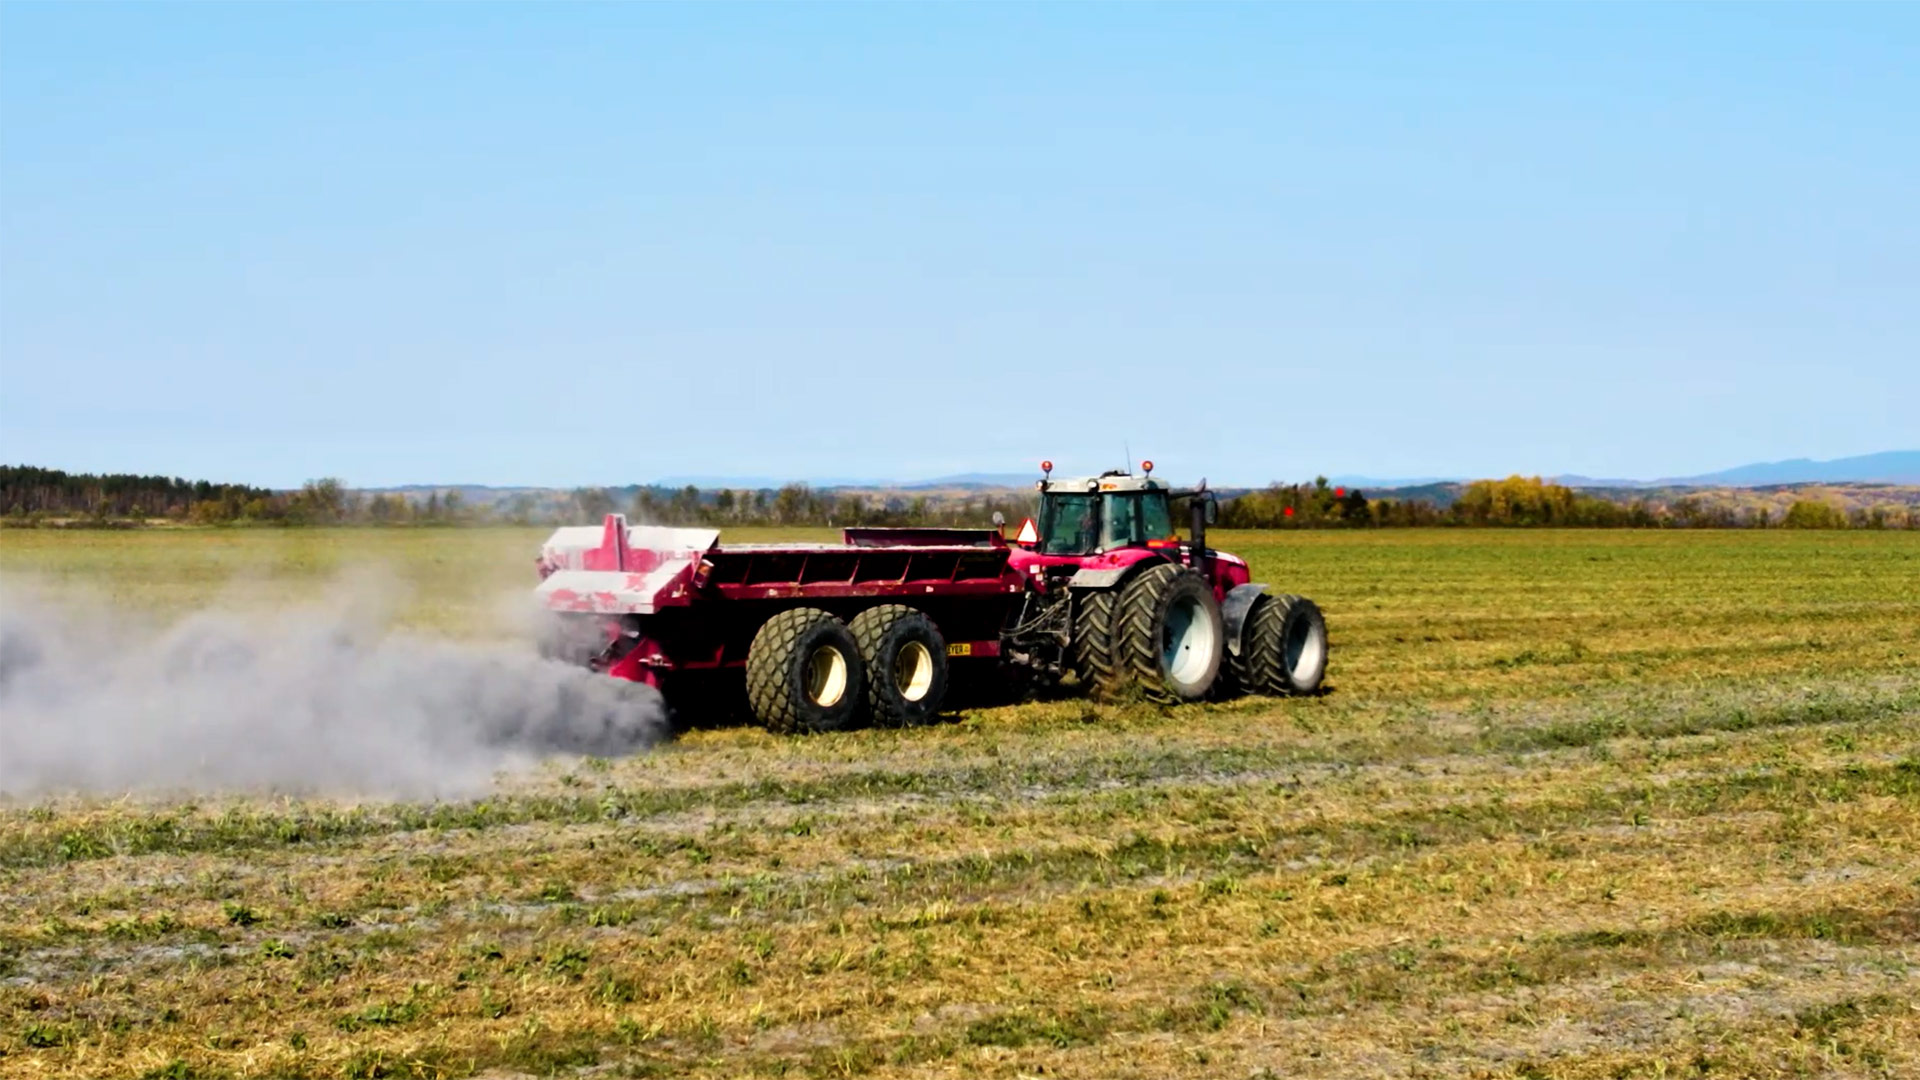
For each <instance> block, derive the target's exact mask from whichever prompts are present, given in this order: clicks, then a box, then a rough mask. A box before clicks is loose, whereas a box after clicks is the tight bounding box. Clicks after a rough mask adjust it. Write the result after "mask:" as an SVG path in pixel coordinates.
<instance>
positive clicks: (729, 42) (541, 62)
mask: <svg viewBox="0 0 1920 1080" xmlns="http://www.w3.org/2000/svg"><path fill="white" fill-rule="evenodd" d="M1916 117H1920V6H1913V5H1892V4H1888V5H1871V6H1840V5H1818V6H1788V5H1763V6H1736V5H1704V6H1676V5H1662V6H1657V7H1656V6H1631V5H1606V6H1603V7H1580V6H1569V5H1533V6H1525V7H1507V6H1493V5H1472V6H1465V5H1461V6H1385V5H1351V6H1338V7H1315V6H1283V5H1270V6H1253V5H1237V6H1217V7H1215V6H1196V5H1180V6H1172V5H1166V6H1147V5H1130V6H1118V7H1101V6H1091V5H1077V4H1076V5H1066V4H1059V5H1049V6H1014V5H974V6H953V5H947V6H878V5H847V6H827V7H804V6H787V5H783V6H769V5H755V6H720V5H704V6H698V7H672V6H661V5H640V4H623V5H613V4H601V5H579V6H572V5H540V6H516V5H506V4H490V5H451V4H436V5H426V4H420V5H411V6H398V5H372V4H332V5H306V6H301V5H278V4H276V5H238V4H220V5H215V4H200V5H191V6H164V5H158V4H142V5H138V6H112V5H101V4H88V5H59V6H56V5H51V4H27V3H18V2H10V3H4V4H0V460H5V461H8V462H21V461H25V462H31V463H36V464H43V465H49V466H55V467H62V468H67V469H75V470H113V471H137V472H164V473H172V474H180V475H187V476H194V477H211V478H216V479H231V480H244V481H250V482H254V483H266V484H274V485H291V484H297V483H299V482H300V481H301V480H303V479H306V478H309V477H315V476H322V475H337V476H341V477H344V478H346V479H347V480H348V481H349V482H352V483H356V484H362V485H380V484H391V483H405V482H484V483H498V484H520V483H530V484H554V485H571V484H579V483H624V482H632V481H640V480H647V479H651V478H654V477H658V476H667V475H676V474H679V475H684V474H689V473H694V474H706V475H727V474H734V475H755V476H764V475H781V476H796V477H895V478H913V477H925V476H933V475H940V474H945V473H952V472H961V471H991V472H1007V471H1020V470H1023V469H1026V468H1028V467H1030V465H1031V462H1033V461H1034V460H1037V459H1038V458H1040V457H1043V456H1045V457H1051V458H1053V459H1054V460H1055V461H1056V462H1058V463H1060V465H1061V467H1062V468H1067V469H1076V468H1080V467H1093V466H1106V465H1110V464H1114V463H1116V462H1117V459H1118V458H1119V457H1120V455H1121V453H1122V448H1123V446H1131V447H1132V450H1133V452H1134V454H1135V455H1136V456H1149V455H1150V456H1152V457H1154V458H1155V459H1156V460H1157V461H1158V462H1159V465H1160V469H1161V471H1163V472H1167V473H1170V474H1175V475H1179V476H1188V477H1191V476H1193V475H1197V474H1206V475H1208V476H1209V477H1212V478H1214V479H1215V480H1216V481H1226V482H1261V481H1265V480H1268V479H1273V478H1287V479H1292V478H1296V477H1303V476H1311V475H1312V474H1313V473H1315V472H1316V471H1320V472H1329V473H1367V474H1373V475H1385V476H1415V475H1451V474H1459V475H1487V474H1496V473H1497V474H1505V473H1508V472H1512V471H1524V472H1542V473H1549V474H1551V473H1557V472H1579V473H1585V474H1589V475H1602V476H1639V477H1652V476H1659V475H1679V474H1686V473H1694V472H1702V471H1706V470H1709V469H1715V468H1720V467H1725V466H1729V465H1734V464H1738V463H1742V462H1746V461H1753V460H1765V459H1773V458H1783V457H1796V456H1812V457H1823V458H1824V457H1833V456H1842V455H1849V454H1857V453H1866V452H1871V451H1876V450H1884V449H1892V448H1906V447H1912V446H1915V445H1920V197H1916V194H1915V192H1916V190H1920V120H1916Z"/></svg>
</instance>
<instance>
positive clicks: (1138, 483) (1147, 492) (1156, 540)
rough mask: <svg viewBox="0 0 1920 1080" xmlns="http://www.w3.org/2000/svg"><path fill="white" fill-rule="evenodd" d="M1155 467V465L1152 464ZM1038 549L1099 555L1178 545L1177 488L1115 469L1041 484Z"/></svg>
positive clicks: (1149, 464)
mask: <svg viewBox="0 0 1920 1080" xmlns="http://www.w3.org/2000/svg"><path fill="white" fill-rule="evenodd" d="M1147 468H1148V469H1149V470H1151V468H1152V465H1151V463H1147ZM1038 486H1039V488H1040V518H1039V523H1038V539H1037V540H1036V541H1035V542H1034V550H1035V551H1037V552H1039V553H1040V554H1042V555H1097V554H1100V553H1101V552H1107V551H1115V550H1118V549H1122V548H1142V547H1162V546H1165V547H1173V546H1176V545H1177V544H1178V539H1177V537H1176V536H1175V533H1174V530H1173V511H1172V508H1171V506H1170V505H1169V501H1170V498H1171V495H1172V489H1171V488H1170V487H1169V486H1168V485H1167V484H1165V483H1163V482H1162V481H1159V480H1155V479H1154V478H1153V477H1152V475H1151V474H1150V473H1149V475H1145V476H1133V475H1131V474H1128V473H1125V472H1121V471H1119V470H1114V471H1111V472H1106V473H1102V474H1101V475H1099V476H1089V477H1081V478H1076V479H1063V480H1055V479H1053V478H1052V476H1051V475H1049V476H1048V477H1047V478H1046V479H1044V480H1041V481H1040V483H1039V485H1038Z"/></svg>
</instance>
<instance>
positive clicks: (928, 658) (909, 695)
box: [893, 641, 933, 701]
mask: <svg viewBox="0 0 1920 1080" xmlns="http://www.w3.org/2000/svg"><path fill="white" fill-rule="evenodd" d="M893 685H894V689H896V690H898V691H899V692H900V696H901V697H902V698H905V699H906V700H908V701H919V700H920V699H921V698H923V697H926V696H927V691H928V690H930V689H932V688H933V654H932V653H930V652H928V651H927V647H926V646H925V645H922V644H920V643H919V642H917V641H909V642H907V643H906V644H905V645H902V646H901V647H900V651H899V652H898V653H896V654H894V657H893Z"/></svg>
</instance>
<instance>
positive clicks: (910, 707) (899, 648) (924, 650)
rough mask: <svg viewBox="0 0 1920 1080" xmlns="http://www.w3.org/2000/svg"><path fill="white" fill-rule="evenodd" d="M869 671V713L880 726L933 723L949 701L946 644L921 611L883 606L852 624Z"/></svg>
mask: <svg viewBox="0 0 1920 1080" xmlns="http://www.w3.org/2000/svg"><path fill="white" fill-rule="evenodd" d="M848 629H850V630H852V631H853V640H854V641H855V642H856V643H858V645H859V648H860V659H861V661H862V663H863V664H864V666H865V667H866V669H867V714H868V715H869V716H870V717H871V718H872V720H873V722H874V724H875V725H877V726H880V727H906V726H908V725H912V724H925V723H930V722H932V720H933V719H934V718H935V717H937V716H939V715H940V706H941V704H942V703H943V702H944V701H945V700H946V697H947V639H946V638H944V637H942V636H941V634H940V628H939V627H937V626H935V625H933V620H932V619H929V618H927V616H926V613H925V612H923V611H921V610H919V609H918V608H911V607H908V606H906V605H905V604H882V605H880V606H879V607H871V608H868V609H867V610H865V611H863V612H861V613H860V614H858V615H855V616H854V617H853V622H852V623H850V624H848Z"/></svg>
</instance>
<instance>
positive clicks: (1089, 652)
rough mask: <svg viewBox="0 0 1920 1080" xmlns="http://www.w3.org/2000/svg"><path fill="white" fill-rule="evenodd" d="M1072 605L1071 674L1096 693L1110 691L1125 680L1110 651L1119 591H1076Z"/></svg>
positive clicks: (1118, 664)
mask: <svg viewBox="0 0 1920 1080" xmlns="http://www.w3.org/2000/svg"><path fill="white" fill-rule="evenodd" d="M1073 604H1074V609H1073V673H1074V674H1075V675H1078V676H1079V677H1080V682H1081V684H1082V685H1084V686H1086V687H1088V688H1089V689H1091V690H1093V691H1094V692H1096V693H1106V692H1108V691H1111V690H1112V689H1113V688H1114V687H1116V686H1118V685H1119V684H1120V683H1121V682H1122V681H1123V679H1124V678H1125V672H1124V670H1123V668H1122V666H1121V663H1120V658H1119V657H1118V656H1117V655H1115V653H1114V648H1113V614H1114V611H1115V610H1117V609H1118V608H1119V606H1120V590H1119V589H1081V590H1077V591H1076V592H1075V593H1074V594H1073Z"/></svg>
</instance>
